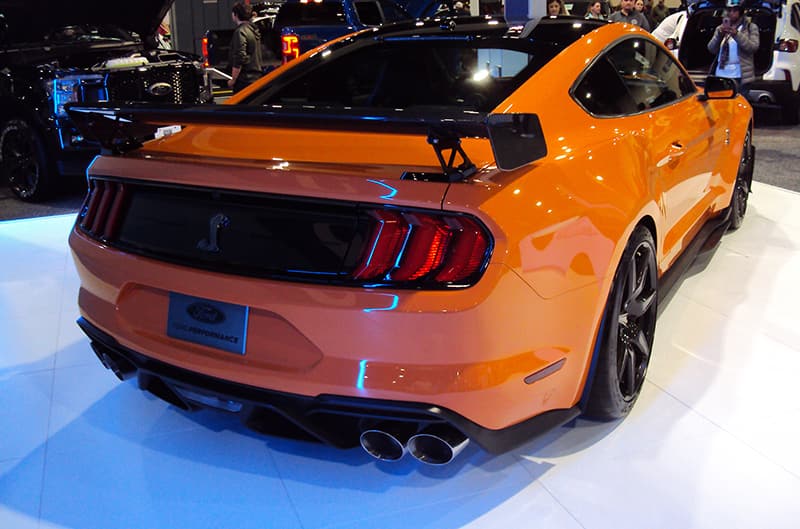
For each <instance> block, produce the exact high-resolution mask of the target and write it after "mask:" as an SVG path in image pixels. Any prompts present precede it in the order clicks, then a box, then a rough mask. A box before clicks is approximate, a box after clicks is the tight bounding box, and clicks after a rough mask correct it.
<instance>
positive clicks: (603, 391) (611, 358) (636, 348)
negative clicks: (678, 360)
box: [584, 226, 658, 420]
mask: <svg viewBox="0 0 800 529" xmlns="http://www.w3.org/2000/svg"><path fill="white" fill-rule="evenodd" d="M657 305H658V271H657V268H656V255H655V242H654V241H653V236H652V234H651V233H650V230H648V229H647V228H645V227H643V226H638V227H637V228H636V229H635V230H634V232H633V235H632V236H631V239H630V240H629V241H628V245H627V246H626V248H625V251H624V253H623V255H622V260H621V261H620V264H619V267H618V268H617V273H616V275H615V276H614V284H613V287H612V290H611V295H610V296H609V299H608V302H607V304H606V310H605V315H604V317H603V324H602V325H601V328H602V334H601V335H600V336H599V339H600V340H602V342H601V347H600V349H599V350H598V353H597V354H599V357H598V358H597V365H596V368H595V374H594V380H593V381H592V386H591V389H590V393H589V400H588V402H587V405H586V409H585V410H584V413H585V415H586V416H587V417H589V418H592V419H598V420H614V419H619V418H621V417H624V416H625V415H627V414H628V412H630V410H631V408H633V405H634V403H635V402H636V399H637V398H638V397H639V393H640V392H641V390H642V386H643V385H644V379H645V375H646V374H647V366H648V365H649V364H650V355H651V353H652V350H653V338H654V335H655V328H656V312H657Z"/></svg>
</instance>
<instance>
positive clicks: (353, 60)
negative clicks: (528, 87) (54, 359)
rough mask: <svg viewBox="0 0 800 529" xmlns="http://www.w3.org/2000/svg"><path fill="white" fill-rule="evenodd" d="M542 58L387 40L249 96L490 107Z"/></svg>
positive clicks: (271, 100) (262, 100)
mask: <svg viewBox="0 0 800 529" xmlns="http://www.w3.org/2000/svg"><path fill="white" fill-rule="evenodd" d="M535 64H537V61H536V57H534V56H533V55H532V54H531V53H529V52H525V51H520V50H513V49H504V48H500V47H491V46H489V47H481V48H475V47H471V46H467V45H458V44H456V43H453V42H452V41H444V40H440V41H425V42H394V43H392V42H385V43H382V44H376V45H372V46H364V47H361V49H358V50H356V51H353V52H351V53H348V54H345V55H343V56H341V57H339V58H337V59H335V60H329V61H325V62H324V63H323V64H320V65H319V66H318V67H317V68H314V69H313V70H310V71H308V72H307V73H306V74H305V75H302V76H300V77H299V78H296V79H294V80H292V81H290V82H287V83H286V84H285V85H283V86H279V85H280V83H271V84H270V85H268V86H267V87H266V88H267V89H266V90H265V91H264V92H263V93H261V94H259V95H258V96H257V97H254V98H252V99H251V100H250V101H248V103H249V104H261V105H281V106H283V107H286V106H298V107H299V106H306V105H314V106H324V107H336V108H341V107H371V108H387V109H397V108H403V109H406V108H411V107H420V106H436V107H460V108H465V109H474V110H479V111H486V110H490V109H492V108H494V107H495V106H496V105H497V103H499V102H500V101H502V100H503V99H504V98H505V97H507V96H508V95H509V94H510V93H511V91H513V90H514V88H515V87H516V86H517V85H518V80H519V78H520V77H523V79H524V78H527V77H528V75H529V71H530V69H531V68H532V67H533V65H535Z"/></svg>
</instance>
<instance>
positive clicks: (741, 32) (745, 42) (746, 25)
mask: <svg viewBox="0 0 800 529" xmlns="http://www.w3.org/2000/svg"><path fill="white" fill-rule="evenodd" d="M759 41H760V39H759V32H758V26H757V25H756V24H754V23H753V22H752V21H751V20H750V19H749V18H748V17H746V16H744V10H743V9H742V6H741V4H739V1H738V0H731V1H730V2H728V9H727V11H726V12H725V16H724V17H723V19H722V24H720V25H719V26H717V28H716V29H715V30H714V36H713V37H711V40H710V41H709V42H708V51H710V52H711V53H713V54H714V55H716V58H715V59H714V62H713V64H712V65H711V72H712V73H713V74H714V75H716V76H718V77H728V78H730V79H734V80H735V81H736V86H737V87H738V89H739V93H740V94H742V95H744V96H747V92H748V91H749V85H750V83H752V82H753V81H755V79H756V69H755V62H754V59H753V56H754V55H755V53H756V51H757V50H758V46H759Z"/></svg>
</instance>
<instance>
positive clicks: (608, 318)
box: [583, 225, 657, 421]
mask: <svg viewBox="0 0 800 529" xmlns="http://www.w3.org/2000/svg"><path fill="white" fill-rule="evenodd" d="M643 243H647V244H649V246H650V249H651V255H652V256H653V259H655V241H654V239H653V235H652V234H651V233H650V230H648V229H647V228H645V227H644V226H641V225H639V226H637V227H636V229H635V230H634V231H633V234H631V237H630V239H629V240H628V243H627V245H626V247H625V251H624V252H623V254H622V259H620V263H619V265H618V266H617V271H616V273H615V274H614V282H613V286H612V288H611V293H610V295H609V296H608V300H607V301H606V307H605V309H604V311H603V322H602V324H601V325H600V333H601V334H600V336H599V337H598V339H599V340H601V343H600V347H599V348H598V349H597V352H596V353H595V354H597V355H599V356H598V358H597V359H596V366H595V372H594V377H593V380H592V381H591V384H592V385H591V388H590V390H589V398H588V400H587V402H586V407H585V409H584V410H583V414H584V416H585V417H587V418H589V419H595V420H601V421H609V420H616V419H620V418H622V417H625V416H626V415H627V414H628V413H629V412H630V410H631V409H632V408H633V405H634V404H635V403H636V400H637V399H638V397H639V394H640V392H641V387H642V386H639V388H637V391H636V394H635V395H634V396H633V397H632V398H630V399H626V398H625V397H624V396H623V395H622V392H621V391H620V380H619V375H618V373H617V359H618V356H617V355H618V352H619V351H618V348H617V337H618V332H619V328H618V326H617V325H616V324H615V322H616V320H617V319H618V318H619V307H620V306H621V305H622V296H623V288H624V283H625V282H624V274H625V273H627V270H628V267H629V263H630V262H631V259H633V255H634V253H635V252H636V250H637V249H638V248H639V247H640V246H641V244H643ZM656 287H657V285H656ZM654 303H657V301H654ZM655 309H656V308H655V307H654V310H655ZM654 334H655V333H654V332H653V333H652V335H651V337H650V339H651V342H652V340H653V338H654ZM650 345H651V350H652V343H651V344H650ZM645 374H646V371H645ZM643 384H644V381H642V385H643Z"/></svg>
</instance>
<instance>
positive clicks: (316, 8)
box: [275, 2, 346, 27]
mask: <svg viewBox="0 0 800 529" xmlns="http://www.w3.org/2000/svg"><path fill="white" fill-rule="evenodd" d="M345 23H346V20H345V17H344V9H343V8H342V3H341V2H321V3H316V2H309V3H307V4H301V3H299V2H298V3H294V2H292V3H286V4H283V5H281V7H280V9H279V10H278V15H277V16H276V18H275V26H276V27H285V26H324V25H328V24H345Z"/></svg>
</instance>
